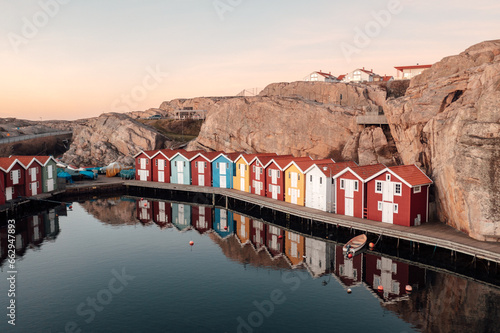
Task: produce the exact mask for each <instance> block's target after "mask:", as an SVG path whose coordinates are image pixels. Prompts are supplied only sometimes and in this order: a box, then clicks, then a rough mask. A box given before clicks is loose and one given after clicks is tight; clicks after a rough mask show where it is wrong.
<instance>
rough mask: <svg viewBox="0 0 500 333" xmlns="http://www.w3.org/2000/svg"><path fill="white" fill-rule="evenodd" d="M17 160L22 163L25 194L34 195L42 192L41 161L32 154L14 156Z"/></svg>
mask: <svg viewBox="0 0 500 333" xmlns="http://www.w3.org/2000/svg"><path fill="white" fill-rule="evenodd" d="M16 158H17V160H18V161H19V162H21V164H22V165H24V170H23V172H24V174H25V184H24V193H25V195H26V196H29V197H31V196H34V195H37V194H40V193H42V187H41V183H42V163H40V161H38V160H37V159H36V158H35V157H33V156H16Z"/></svg>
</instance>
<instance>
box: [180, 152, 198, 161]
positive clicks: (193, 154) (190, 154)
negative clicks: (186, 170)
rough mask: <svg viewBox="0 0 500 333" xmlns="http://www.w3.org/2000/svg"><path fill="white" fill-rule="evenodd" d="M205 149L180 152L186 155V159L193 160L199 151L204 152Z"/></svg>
mask: <svg viewBox="0 0 500 333" xmlns="http://www.w3.org/2000/svg"><path fill="white" fill-rule="evenodd" d="M203 152H204V151H203V150H194V151H181V152H179V154H180V155H182V156H184V157H185V158H186V159H188V160H189V161H191V159H192V158H193V157H195V156H196V155H198V154H199V153H203Z"/></svg>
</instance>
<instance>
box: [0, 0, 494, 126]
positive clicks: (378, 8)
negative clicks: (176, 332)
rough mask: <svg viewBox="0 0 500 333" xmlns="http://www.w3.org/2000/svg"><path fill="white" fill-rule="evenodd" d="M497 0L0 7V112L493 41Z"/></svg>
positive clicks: (54, 2) (128, 103) (121, 101)
mask: <svg viewBox="0 0 500 333" xmlns="http://www.w3.org/2000/svg"><path fill="white" fill-rule="evenodd" d="M499 17H500V3H498V1H496V0H495V1H494V0H475V1H462V0H454V1H449V0H443V1H436V0H433V1H430V0H418V1H417V0H351V1H332V0H311V1H304V0H106V1H102V0H101V1H97V0H85V1H82V0H80V1H79V0H37V1H32V0H23V1H16V0H0V64H1V65H0V69H1V71H0V75H1V76H0V117H16V118H23V119H31V120H49V119H67V120H73V119H79V118H88V117H94V116H98V115H100V114H102V113H105V112H127V111H136V110H146V109H149V108H156V107H159V106H160V104H161V103H162V102H163V101H167V100H171V99H175V98H192V97H200V96H234V95H236V94H238V93H239V92H241V91H242V90H243V89H253V88H260V89H262V88H264V87H265V86H266V85H268V84H270V83H273V82H291V81H297V80H301V79H303V78H304V77H306V76H307V75H308V74H309V73H311V72H313V71H318V70H322V71H324V72H331V73H332V74H334V75H340V74H345V73H347V72H350V71H352V70H354V69H356V68H362V67H365V68H366V69H373V71H374V72H376V73H378V74H381V75H384V74H387V75H393V76H396V70H395V69H394V66H401V65H415V64H417V63H419V64H433V63H435V62H438V61H439V60H441V59H442V58H444V57H446V56H450V55H455V54H458V53H460V52H462V51H464V50H465V49H466V48H468V47H470V46H472V45H474V44H477V43H479V42H482V41H485V40H492V39H500V33H499V32H500V19H499Z"/></svg>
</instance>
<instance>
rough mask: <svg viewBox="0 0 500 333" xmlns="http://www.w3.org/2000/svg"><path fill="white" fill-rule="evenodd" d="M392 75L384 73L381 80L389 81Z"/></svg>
mask: <svg viewBox="0 0 500 333" xmlns="http://www.w3.org/2000/svg"><path fill="white" fill-rule="evenodd" d="M392 78H393V77H392V76H390V75H384V76H382V81H389V80H390V79H392Z"/></svg>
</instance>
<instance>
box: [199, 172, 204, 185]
mask: <svg viewBox="0 0 500 333" xmlns="http://www.w3.org/2000/svg"><path fill="white" fill-rule="evenodd" d="M198 186H205V175H200V174H198Z"/></svg>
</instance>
